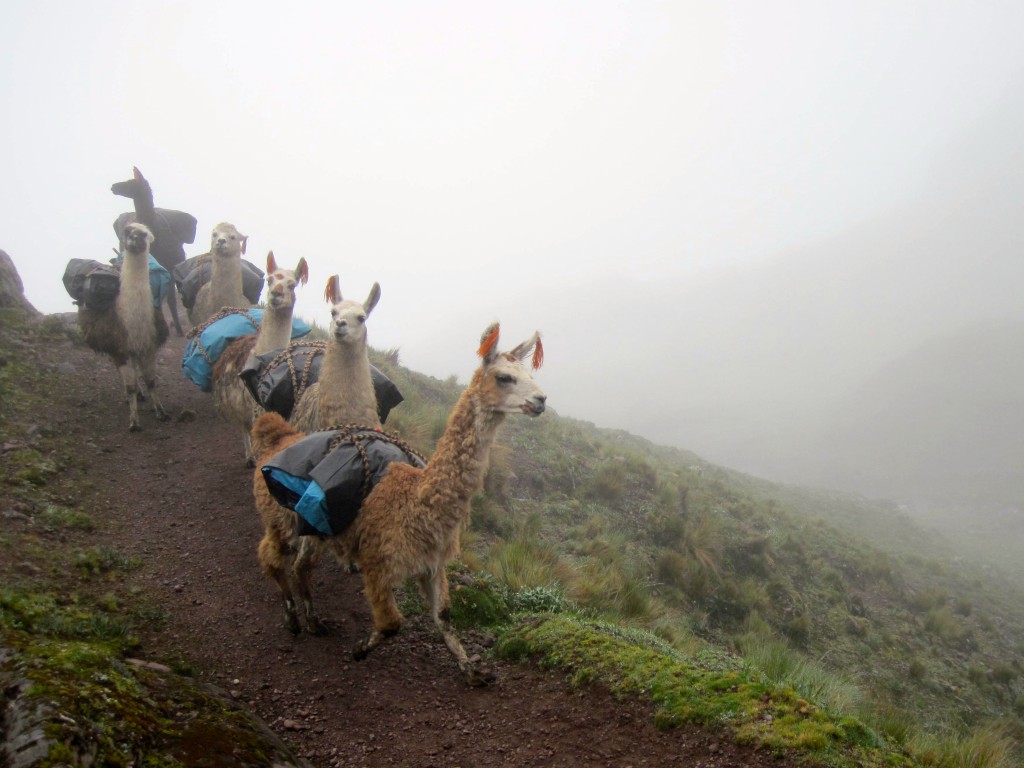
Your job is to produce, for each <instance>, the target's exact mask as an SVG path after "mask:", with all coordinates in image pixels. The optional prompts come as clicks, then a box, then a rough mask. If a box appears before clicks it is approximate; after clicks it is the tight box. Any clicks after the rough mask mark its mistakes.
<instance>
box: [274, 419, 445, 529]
mask: <svg viewBox="0 0 1024 768" xmlns="http://www.w3.org/2000/svg"><path fill="white" fill-rule="evenodd" d="M356 443H359V446H358V447H357V445H356ZM360 447H361V448H362V451H361V452H360ZM364 456H365V458H366V461H365V463H364V461H363V457H364ZM396 461H397V462H402V463H403V464H409V465H411V466H414V467H424V466H425V463H424V461H423V459H422V457H420V456H419V455H417V454H415V453H414V452H412V451H409V450H406V449H404V448H402V447H400V446H399V445H397V444H396V443H395V442H391V440H390V439H389V438H388V436H387V435H386V434H385V433H382V432H380V431H378V430H374V429H356V430H339V429H333V430H327V431H324V432H313V433H311V434H309V435H307V436H306V437H304V438H303V439H302V440H299V441H298V442H297V443H294V444H292V445H290V446H288V447H287V448H285V449H284V450H283V451H281V452H280V453H278V454H276V455H275V456H274V457H273V458H272V459H271V460H270V461H268V462H267V463H265V464H264V465H263V466H262V467H260V472H261V474H262V475H263V479H264V481H265V482H266V484H267V489H268V490H269V491H270V494H271V496H273V497H274V499H275V500H276V501H277V502H278V503H279V504H281V505H282V506H284V507H287V508H288V509H291V510H294V511H295V512H296V513H297V514H298V516H299V535H301V536H309V535H319V536H337V535H338V534H340V533H342V532H343V531H344V530H345V529H346V528H347V527H348V526H349V525H351V523H352V521H353V520H355V518H356V515H357V514H358V513H359V508H360V507H361V506H362V504H363V500H364V499H365V497H366V495H368V494H369V493H370V491H371V490H373V488H374V487H375V486H376V485H377V483H378V482H379V481H380V479H381V478H382V477H383V476H384V473H385V472H386V471H387V469H388V466H389V465H390V464H392V463H393V462H396Z"/></svg>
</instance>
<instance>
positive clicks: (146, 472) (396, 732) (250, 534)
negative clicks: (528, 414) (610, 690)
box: [41, 337, 785, 768]
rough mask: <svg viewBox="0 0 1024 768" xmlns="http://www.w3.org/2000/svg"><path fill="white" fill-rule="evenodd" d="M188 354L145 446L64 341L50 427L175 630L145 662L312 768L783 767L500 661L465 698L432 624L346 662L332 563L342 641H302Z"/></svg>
mask: <svg viewBox="0 0 1024 768" xmlns="http://www.w3.org/2000/svg"><path fill="white" fill-rule="evenodd" d="M183 346H184V344H183V341H182V340H181V339H179V338H176V337H172V338H171V339H170V340H169V342H168V343H167V345H166V346H165V347H164V349H163V350H162V351H161V354H160V364H159V371H160V381H161V384H160V395H161V399H162V401H163V403H164V406H165V407H166V408H167V410H168V412H170V413H171V414H173V415H175V416H178V417H179V418H176V419H174V420H172V421H171V422H168V423H163V424H161V423H158V422H156V421H155V420H154V419H153V417H152V413H151V412H150V411H148V410H145V411H143V417H142V425H143V431H142V432H140V433H135V434H129V433H128V431H127V421H128V409H127V406H126V405H125V403H124V402H123V399H122V397H121V395H120V391H119V387H120V384H119V380H118V378H117V375H116V373H115V371H114V369H113V366H112V365H110V363H109V361H107V360H106V359H103V358H100V357H98V356H96V355H94V354H93V353H92V352H90V351H89V350H87V349H85V348H83V347H78V346H74V345H72V344H70V343H65V344H62V345H61V348H60V349H59V360H60V363H61V364H60V369H61V370H62V371H63V374H62V375H63V376H64V378H66V380H67V386H66V388H65V389H64V402H63V403H60V404H58V405H57V408H56V410H55V411H54V413H52V414H49V416H48V417H41V418H47V420H51V419H52V420H53V421H54V422H56V423H58V424H59V425H60V429H62V430H64V431H65V432H66V433H67V434H69V435H73V436H74V437H75V438H77V439H78V440H79V441H80V443H81V445H82V450H83V451H84V452H85V454H86V456H87V460H86V462H85V464H86V467H85V468H84V469H79V470H71V471H70V472H69V473H68V476H67V478H66V479H67V481H68V482H69V483H72V484H77V487H81V486H82V485H83V484H84V485H87V486H91V488H92V490H89V491H86V494H85V495H86V497H85V498H83V499H82V502H81V507H82V509H85V510H89V511H90V512H91V514H92V515H93V517H94V518H95V519H96V520H97V523H98V524H99V526H100V528H101V530H109V531H110V537H109V540H107V541H105V542H104V544H105V545H107V546H110V547H112V548H114V549H115V550H116V551H118V552H119V553H122V554H124V555H128V556H132V557H137V558H139V559H140V560H141V562H142V567H141V568H140V569H139V571H138V572H137V575H135V576H134V577H133V578H135V579H137V580H138V583H139V585H140V586H141V587H142V588H143V589H144V590H145V591H146V592H147V593H149V594H151V595H152V596H153V597H154V598H156V600H158V601H159V603H160V604H161V605H162V606H163V607H164V608H165V609H166V610H167V612H168V614H169V619H168V621H167V622H166V624H165V625H164V626H163V627H162V629H161V630H160V631H159V632H157V633H154V634H151V635H148V636H146V637H144V644H143V648H142V649H141V652H140V655H142V656H143V657H145V658H149V659H152V660H166V659H175V658H180V659H186V660H188V661H190V662H191V663H192V664H193V665H194V667H195V668H196V670H197V675H198V676H199V677H201V678H203V679H205V680H207V681H209V682H211V683H214V684H215V685H217V686H219V687H220V688H222V689H224V690H226V691H230V692H231V695H232V696H233V697H235V698H236V699H237V700H238V701H240V702H242V703H243V704H245V705H247V706H248V707H249V708H250V709H251V710H253V711H254V712H255V713H256V714H258V715H259V716H260V717H262V718H263V719H264V720H265V721H266V722H267V723H268V724H269V725H270V726H271V728H272V729H273V730H274V731H276V732H278V733H279V734H281V735H282V737H283V738H284V739H285V740H286V741H287V742H288V743H290V744H291V745H293V747H294V748H295V749H296V751H297V752H298V753H299V754H301V755H302V756H304V757H306V758H307V759H308V760H309V761H310V762H311V763H312V764H313V765H315V766H317V767H318V768H332V767H334V766H417V767H419V768H426V767H427V766H463V768H471V767H473V766H553V767H562V766H565V767H568V766H634V767H639V766H664V765H685V766H694V767H695V766H708V767H710V766H717V767H720V768H730V767H734V766H768V765H771V766H780V765H784V764H785V763H784V761H780V760H776V759H773V758H772V757H770V756H769V755H767V754H765V753H763V752H758V751H752V750H749V749H745V748H738V747H737V746H736V745H734V744H732V743H731V742H730V741H728V740H727V739H724V738H720V737H717V736H714V735H709V734H707V733H705V732H703V731H700V730H697V729H689V728H687V729H679V730H673V731H669V732H659V731H658V730H657V729H656V728H655V727H654V726H653V724H652V722H653V717H652V711H651V709H650V707H648V706H645V705H641V704H638V703H635V702H619V701H616V700H614V699H613V698H612V697H611V696H610V695H608V694H607V693H606V692H604V691H601V690H598V689H594V688H586V689H582V690H578V689H572V688H571V687H570V686H568V685H567V684H566V683H565V682H564V680H563V679H562V678H561V677H560V676H558V675H557V674H548V673H545V672H543V671H540V670H538V669H536V668H532V667H529V666H520V665H510V664H500V663H499V664H498V665H497V670H498V682H497V684H496V685H494V686H491V687H488V688H485V689H474V688H469V687H467V686H466V685H465V684H464V683H463V682H462V680H461V677H460V675H459V674H458V671H457V668H456V666H455V664H454V661H453V660H452V658H451V657H450V655H449V654H448V652H447V650H446V649H445V647H444V645H443V643H442V642H441V640H440V636H439V635H437V634H436V632H435V631H434V628H433V626H432V625H430V624H429V622H428V621H424V620H423V619H416V618H413V619H411V620H410V621H409V622H408V623H407V625H406V627H405V628H404V629H403V631H402V633H401V634H399V635H398V636H397V637H395V638H393V639H392V640H391V641H390V642H388V643H386V644H385V645H384V646H382V647H381V648H379V649H378V650H376V651H375V652H374V653H373V654H371V655H370V657H369V658H367V659H366V660H365V661H362V662H353V661H351V659H350V656H349V653H348V651H349V649H350V648H351V647H352V645H353V643H354V642H355V641H356V640H357V639H358V638H360V637H362V636H363V635H364V634H365V633H366V631H367V630H368V628H369V625H370V624H369V613H368V610H367V608H366V606H365V604H364V602H363V598H362V595H361V593H360V586H361V585H360V579H359V576H358V575H346V574H344V573H342V572H341V569H340V568H338V567H337V566H336V564H335V563H333V562H328V561H326V560H325V561H324V562H323V563H322V564H321V566H320V567H319V569H318V576H317V584H316V587H315V589H316V595H317V597H318V605H319V609H320V613H321V616H323V617H324V618H325V619H326V620H327V622H328V623H329V624H330V626H331V628H332V633H331V634H330V635H329V636H326V637H311V636H308V635H303V636H300V637H298V638H292V637H291V635H289V634H288V632H287V631H286V630H285V629H284V627H283V624H282V610H281V608H280V601H279V597H278V593H277V589H276V587H275V586H274V584H273V583H272V582H271V581H270V580H269V579H267V578H266V577H264V576H263V575H262V574H261V573H260V571H259V568H258V567H257V563H256V558H255V548H256V544H257V542H258V540H259V538H260V535H261V531H260V529H259V521H258V519H257V517H256V515H255V512H254V510H253V506H252V501H251V482H252V480H251V478H252V474H251V470H248V469H246V468H245V466H244V463H243V460H242V448H241V441H240V439H239V438H238V437H237V436H236V434H235V432H234V430H233V428H229V427H228V426H227V425H226V424H224V423H223V422H221V421H220V420H219V419H218V417H217V416H216V413H215V412H214V410H213V405H212V402H211V399H210V396H209V395H208V394H205V393H203V392H201V391H200V390H199V389H198V388H197V387H196V386H195V385H193V384H192V383H190V382H188V381H186V380H185V379H183V378H182V376H181V375H180V363H181V350H182V348H183ZM189 412H191V413H194V415H195V418H194V419H189V418H188V416H189ZM183 413H184V415H185V418H180V417H181V415H182V414H183ZM498 439H499V441H500V440H501V437H500V435H499V438H498ZM113 478H118V480H117V481H116V484H115V482H114V481H113ZM107 479H110V480H111V482H104V480H107ZM469 640H470V642H469V643H467V650H468V651H469V652H470V653H473V652H474V651H477V652H481V651H483V652H486V650H485V648H484V647H483V644H485V643H486V638H469Z"/></svg>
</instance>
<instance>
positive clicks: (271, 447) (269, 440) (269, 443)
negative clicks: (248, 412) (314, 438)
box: [251, 411, 300, 456]
mask: <svg viewBox="0 0 1024 768" xmlns="http://www.w3.org/2000/svg"><path fill="white" fill-rule="evenodd" d="M298 434H300V433H299V432H298V430H296V429H295V428H293V427H292V425H291V424H289V423H288V422H287V421H285V419H284V418H283V417H282V416H281V414H279V413H274V412H273V411H268V412H267V413H263V414H260V416H259V418H258V419H256V423H255V424H253V425H252V432H251V435H252V450H253V453H254V454H255V455H256V456H265V455H266V454H268V453H276V451H277V449H278V446H280V444H281V442H282V441H283V440H284V439H285V438H288V437H292V436H294V435H298Z"/></svg>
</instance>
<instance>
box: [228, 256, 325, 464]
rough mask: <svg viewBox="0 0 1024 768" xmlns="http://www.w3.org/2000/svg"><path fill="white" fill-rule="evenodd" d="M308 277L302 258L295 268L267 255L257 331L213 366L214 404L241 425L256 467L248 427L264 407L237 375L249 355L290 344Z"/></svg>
mask: <svg viewBox="0 0 1024 768" xmlns="http://www.w3.org/2000/svg"><path fill="white" fill-rule="evenodd" d="M308 280H309V266H308V265H307V264H306V260H305V259H299V263H298V264H297V265H296V266H295V268H294V269H285V268H283V267H279V266H278V265H277V261H276V260H275V259H274V252H273V251H271V252H270V253H268V254H267V309H266V311H265V312H264V313H263V320H262V322H261V323H260V328H259V331H258V332H257V333H254V334H249V335H247V336H243V337H241V338H240V339H235V340H234V341H232V342H231V343H230V344H229V345H228V346H227V348H226V349H225V350H224V351H223V352H222V353H221V356H220V357H219V358H218V359H217V362H216V363H215V364H214V366H213V404H214V407H215V408H216V409H217V413H219V414H220V415H221V417H222V418H224V419H225V420H226V421H229V422H231V423H233V424H237V425H238V426H239V427H241V428H242V438H243V441H242V442H243V445H244V448H245V462H246V466H249V467H254V466H256V457H255V456H254V455H253V452H252V440H251V439H250V437H249V430H250V429H252V423H253V421H254V420H255V418H256V416H258V415H259V414H260V413H261V412H262V409H261V408H260V407H259V405H258V404H257V403H256V402H255V401H254V400H253V398H252V395H250V394H249V391H248V390H247V389H246V387H245V384H244V383H242V380H241V379H240V378H238V374H239V371H241V370H242V368H244V367H245V364H246V362H247V361H248V360H249V357H250V355H262V354H263V353H265V352H270V351H272V350H275V349H282V348H284V347H286V346H287V345H288V342H289V341H291V337H292V312H293V311H294V309H295V288H296V286H297V285H299V284H302V285H305V284H306V283H307V282H308Z"/></svg>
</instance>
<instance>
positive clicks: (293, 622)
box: [284, 613, 302, 636]
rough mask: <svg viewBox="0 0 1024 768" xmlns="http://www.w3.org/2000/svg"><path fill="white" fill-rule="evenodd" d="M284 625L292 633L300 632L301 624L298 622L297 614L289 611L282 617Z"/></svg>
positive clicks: (297, 633)
mask: <svg viewBox="0 0 1024 768" xmlns="http://www.w3.org/2000/svg"><path fill="white" fill-rule="evenodd" d="M284 625H285V627H287V628H288V631H289V632H291V633H292V634H293V635H296V636H298V635H299V634H301V633H302V626H301V625H300V624H299V618H298V617H297V616H294V615H292V614H290V613H289V614H288V615H287V616H285V617H284Z"/></svg>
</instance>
